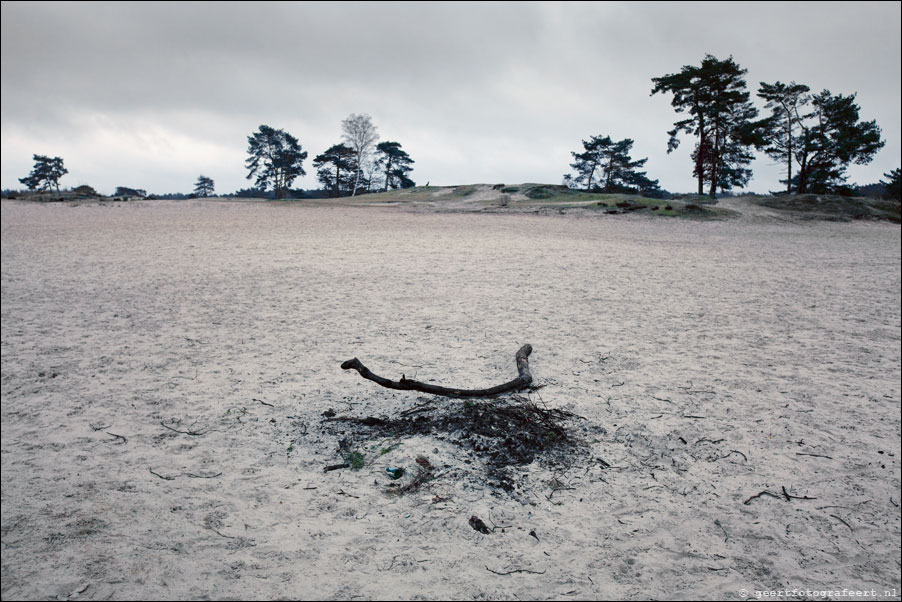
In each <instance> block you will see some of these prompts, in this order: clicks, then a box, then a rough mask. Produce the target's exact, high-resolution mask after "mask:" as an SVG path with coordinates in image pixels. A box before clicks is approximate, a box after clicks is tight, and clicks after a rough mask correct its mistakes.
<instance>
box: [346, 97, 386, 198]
mask: <svg viewBox="0 0 902 602" xmlns="http://www.w3.org/2000/svg"><path fill="white" fill-rule="evenodd" d="M376 129H377V128H376V126H375V125H373V120H372V119H371V118H370V116H369V115H366V114H363V115H357V114H356V113H352V114H351V115H350V116H348V118H347V119H345V120H344V121H342V122H341V130H342V138H343V139H344V141H345V143H346V144H347V145H348V146H349V147H350V148H352V149H353V150H354V154H355V161H356V166H355V168H354V170H355V177H354V188H353V190H352V191H351V196H356V194H357V190H358V189H359V187H360V184H361V177H362V175H363V166H364V165H365V163H366V161H367V159H368V158H369V154H370V152H372V149H373V145H374V144H375V143H376V141H377V140H379V134H378V133H377V132H376Z"/></svg>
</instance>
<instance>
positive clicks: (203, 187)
mask: <svg viewBox="0 0 902 602" xmlns="http://www.w3.org/2000/svg"><path fill="white" fill-rule="evenodd" d="M213 190H214V184H213V178H208V177H207V176H205V175H203V174H201V175H200V176H198V178H197V182H196V183H195V184H194V194H196V195H197V196H200V197H208V196H213Z"/></svg>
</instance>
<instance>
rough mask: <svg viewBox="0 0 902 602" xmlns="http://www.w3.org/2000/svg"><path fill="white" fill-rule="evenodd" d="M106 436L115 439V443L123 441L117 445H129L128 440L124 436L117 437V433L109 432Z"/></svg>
mask: <svg viewBox="0 0 902 602" xmlns="http://www.w3.org/2000/svg"><path fill="white" fill-rule="evenodd" d="M106 434H107V435H110V436H111V437H115V439H113V441H121V443H117V444H116V445H124V444H126V443H128V439H127V438H125V437H123V436H122V435H117V434H116V433H111V432H110V431H107V432H106Z"/></svg>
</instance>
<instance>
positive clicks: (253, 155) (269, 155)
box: [245, 125, 307, 199]
mask: <svg viewBox="0 0 902 602" xmlns="http://www.w3.org/2000/svg"><path fill="white" fill-rule="evenodd" d="M247 142H248V146H247V154H248V158H247V161H245V166H246V167H247V169H248V174H247V179H248V180H250V179H251V178H253V177H254V176H256V177H257V182H256V186H257V187H258V188H263V189H266V188H267V186H272V188H273V190H274V191H275V193H276V198H279V199H281V198H283V197H284V196H285V193H286V192H287V191H288V190H289V189H290V188H291V183H292V182H294V180H295V178H297V177H298V176H303V175H306V173H307V172H305V171H304V167H303V162H304V159H306V158H307V151H304V150H301V145H300V143H298V139H297V138H295V137H294V136H292V135H291V134H289V133H288V132H286V131H284V130H277V129H275V128H271V127H269V126H268V125H261V126H260V130H259V131H258V132H256V133H254V134H253V135H251V136H248V137H247Z"/></svg>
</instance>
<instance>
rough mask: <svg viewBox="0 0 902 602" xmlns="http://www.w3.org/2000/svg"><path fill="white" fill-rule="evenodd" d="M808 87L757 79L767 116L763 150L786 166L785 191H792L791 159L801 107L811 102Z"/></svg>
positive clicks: (796, 139) (794, 150)
mask: <svg viewBox="0 0 902 602" xmlns="http://www.w3.org/2000/svg"><path fill="white" fill-rule="evenodd" d="M809 90H810V88H809V87H808V86H806V85H804V84H797V83H795V82H791V83H790V84H784V83H783V82H776V83H774V84H767V83H764V82H761V87H760V88H759V89H758V96H759V97H760V98H762V99H764V100H765V101H766V103H767V104H765V105H764V106H765V107H766V108H767V109H769V110H770V112H771V115H770V117H768V118H767V119H766V120H765V121H764V125H765V127H766V130H767V133H766V136H767V144H766V146H765V147H764V152H765V153H766V154H767V156H768V157H770V158H771V159H773V160H775V161H779V162H780V163H783V164H784V165H786V179H785V180H780V182H781V183H783V184H786V192H787V193H790V192H792V162H793V159H794V158H795V154H796V152H797V149H798V147H799V144H800V141H799V135H800V133H801V131H802V122H803V119H804V108H805V106H807V105H808V104H809V103H810V102H811V95H810V94H809V93H808V92H809Z"/></svg>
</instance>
